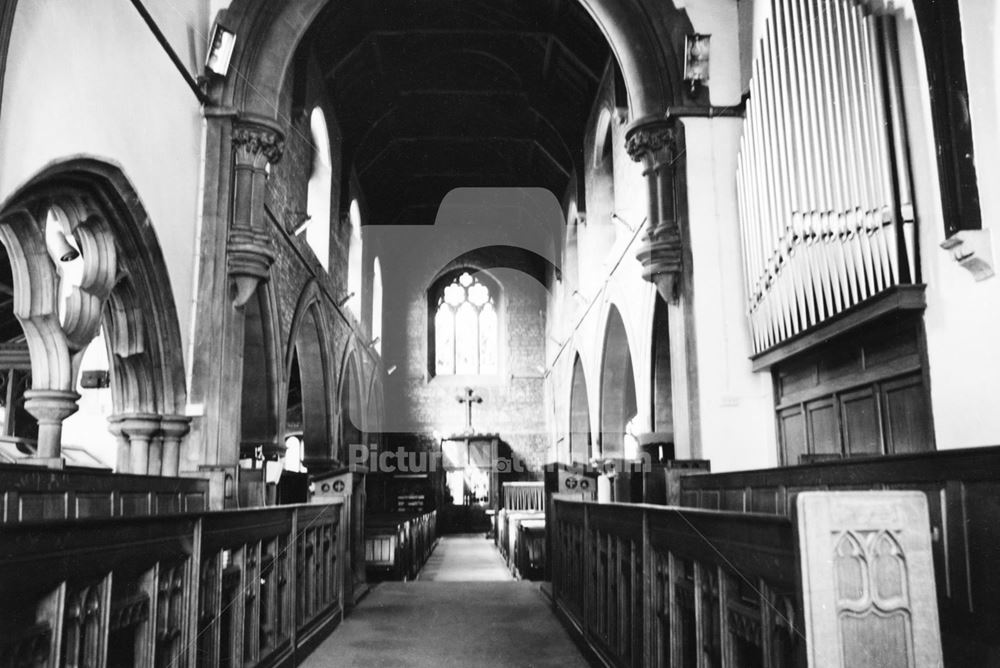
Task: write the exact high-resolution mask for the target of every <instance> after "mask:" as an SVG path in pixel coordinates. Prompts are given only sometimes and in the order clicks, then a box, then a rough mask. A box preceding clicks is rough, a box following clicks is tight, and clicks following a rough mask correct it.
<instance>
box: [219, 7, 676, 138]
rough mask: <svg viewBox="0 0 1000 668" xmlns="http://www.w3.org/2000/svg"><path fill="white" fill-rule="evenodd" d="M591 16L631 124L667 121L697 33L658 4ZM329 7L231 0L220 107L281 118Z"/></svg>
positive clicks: (598, 11)
mask: <svg viewBox="0 0 1000 668" xmlns="http://www.w3.org/2000/svg"><path fill="white" fill-rule="evenodd" d="M575 1H577V2H579V3H580V4H581V5H582V6H583V8H584V9H585V10H586V11H587V13H588V14H590V16H591V18H593V20H594V22H595V23H596V24H597V26H598V28H599V29H600V30H601V32H602V33H603V34H604V36H605V38H606V39H607V41H608V43H609V44H610V46H611V51H612V53H613V54H614V57H615V60H616V61H617V62H618V64H619V66H620V68H621V71H622V76H623V78H624V81H625V86H626V89H627V91H628V98H629V109H630V111H631V115H632V118H633V119H634V120H638V119H641V118H644V117H647V116H655V115H659V114H662V113H663V112H664V111H665V109H666V107H667V106H668V105H670V104H673V103H675V101H677V100H681V99H682V95H683V86H684V82H683V75H682V72H683V62H682V60H681V57H682V54H683V48H682V47H683V44H684V35H685V34H687V33H689V32H692V27H691V22H690V20H689V19H688V17H687V14H686V12H685V11H684V10H683V9H680V10H678V9H676V8H675V7H674V5H673V3H661V5H662V6H660V7H658V9H657V11H656V12H650V10H649V9H648V8H647V7H646V6H645V5H644V4H643V3H640V2H623V1H622V0H575ZM327 3H328V0H303V1H302V2H296V3H292V4H284V3H274V2H270V1H269V0H234V1H233V2H232V3H231V4H230V6H229V8H228V10H227V14H226V19H227V22H228V23H229V25H230V27H231V28H232V29H233V30H234V31H235V32H236V34H238V35H239V36H240V39H238V40H237V41H236V48H235V51H234V53H233V58H232V64H231V67H232V69H234V70H235V71H237V72H240V73H242V76H239V77H228V78H227V79H226V80H225V82H224V86H223V89H222V91H221V94H220V100H221V105H222V106H226V107H231V108H235V109H238V110H240V111H241V112H242V113H244V114H246V115H249V116H260V117H265V118H270V119H276V118H277V116H278V111H279V109H280V95H281V90H282V88H283V86H284V85H285V80H286V77H287V76H289V73H290V69H291V64H292V58H293V56H294V53H295V50H296V47H297V46H298V44H299V42H300V41H301V40H302V37H303V36H304V35H305V33H306V31H307V30H308V29H309V26H310V25H311V24H312V22H313V20H314V19H315V18H316V16H317V15H318V14H319V13H320V11H321V10H322V9H323V8H324V7H325V6H326V5H327Z"/></svg>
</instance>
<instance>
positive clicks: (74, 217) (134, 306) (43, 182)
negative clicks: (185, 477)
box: [0, 158, 189, 475]
mask: <svg viewBox="0 0 1000 668" xmlns="http://www.w3.org/2000/svg"><path fill="white" fill-rule="evenodd" d="M2 211H3V213H0V237H2V240H3V243H4V246H5V249H6V251H7V255H8V257H9V258H10V266H11V268H12V276H11V282H12V286H11V287H12V296H13V302H14V303H13V312H12V314H13V315H14V316H15V317H16V318H17V320H18V321H19V322H20V324H21V327H22V329H23V332H24V338H23V344H21V345H22V346H23V349H25V350H26V352H27V353H28V356H29V357H30V366H31V387H30V389H25V390H24V394H23V403H22V404H19V406H23V408H24V409H25V410H26V411H27V412H29V413H30V412H33V411H34V412H35V413H37V414H38V417H39V429H38V435H37V449H36V451H35V453H34V454H35V456H37V457H38V458H40V459H41V460H43V461H46V462H50V463H53V464H54V463H55V462H57V461H59V460H61V458H62V424H63V421H64V420H65V419H66V418H68V417H69V416H71V415H73V414H74V413H76V412H77V410H78V408H79V404H78V403H77V402H78V398H79V392H89V391H91V390H95V391H96V390H100V389H101V388H106V387H108V386H110V390H111V392H110V395H111V401H110V407H108V406H106V405H105V406H103V407H102V408H100V409H98V412H97V414H95V415H91V416H90V418H91V419H92V421H93V420H96V422H97V423H99V424H102V425H103V426H104V427H107V423H106V422H105V420H106V419H107V420H108V421H110V423H111V425H110V428H111V431H112V433H114V434H116V435H117V437H118V453H117V456H116V457H115V458H114V459H116V461H106V459H109V458H110V457H107V458H105V459H104V460H103V461H102V463H105V464H108V465H114V466H115V467H116V468H117V469H118V470H119V471H123V472H133V473H142V474H147V473H149V474H155V475H160V474H162V475H176V474H177V473H178V470H179V457H180V441H181V439H182V438H183V436H184V435H185V434H186V433H187V431H188V428H189V427H188V423H189V419H188V418H186V417H184V416H183V415H182V413H183V411H184V405H185V403H186V385H185V377H184V367H183V359H182V352H181V351H182V346H181V341H180V331H179V327H178V321H177V312H176V308H175V305H174V302H173V297H172V291H171V290H170V280H169V276H168V275H167V271H166V265H165V263H164V259H163V256H162V253H161V251H160V246H159V242H158V240H157V238H156V235H155V233H154V232H153V227H152V225H151V224H150V222H149V220H148V216H147V214H146V212H145V210H144V209H143V207H142V204H141V202H140V200H139V197H138V195H137V194H136V192H135V190H134V188H133V187H132V185H131V183H130V182H129V181H128V179H127V177H126V176H125V174H124V173H122V171H121V170H120V169H119V168H117V167H115V166H113V165H109V164H107V163H104V162H101V161H99V160H95V159H90V158H78V159H72V160H67V161H64V162H59V163H56V164H54V165H52V166H51V167H49V168H47V169H46V170H44V171H43V172H42V173H40V174H39V175H37V176H36V177H34V178H33V179H32V180H31V181H30V182H29V183H28V184H27V185H26V186H24V187H23V188H21V189H20V190H19V191H18V192H17V193H16V194H15V195H13V196H12V197H11V198H10V199H9V200H8V202H7V204H6V205H5V206H4V207H3V209H2ZM102 333H103V334H102ZM99 334H102V335H101V336H99ZM95 339H96V340H95ZM94 345H96V346H100V347H103V348H104V349H105V350H104V351H98V354H97V355H96V357H95V356H94V351H91V354H90V355H88V354H87V350H88V348H89V347H90V346H94ZM97 357H100V358H102V360H101V361H99V362H98V366H99V367H101V368H96V369H86V368H83V366H84V365H85V363H89V362H85V360H89V359H96V358H97ZM83 371H92V372H94V373H92V374H89V375H88V378H87V380H86V381H83V380H81V372H83ZM85 386H86V387H85ZM101 403H102V402H96V403H94V402H89V401H88V402H84V404H85V405H86V406H87V412H88V413H89V412H91V405H98V404H101ZM105 403H106V402H105ZM15 415H16V414H15ZM82 418H83V416H81V417H78V418H77V419H78V420H79V419H82ZM88 431H91V432H92V431H93V427H91V429H89V430H88ZM84 440H86V439H84ZM98 440H99V439H98ZM76 445H77V446H79V447H80V448H81V449H86V447H87V444H86V443H84V442H82V441H81V442H80V443H77V444H76ZM99 459H101V458H99Z"/></svg>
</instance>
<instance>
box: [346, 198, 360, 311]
mask: <svg viewBox="0 0 1000 668" xmlns="http://www.w3.org/2000/svg"><path fill="white" fill-rule="evenodd" d="M349 214H350V219H351V241H350V245H349V246H348V251H347V292H348V294H350V295H351V297H350V298H349V299H348V300H347V308H349V309H350V310H351V313H353V314H354V317H355V318H357V319H358V320H359V321H360V320H361V280H362V275H361V258H362V256H363V253H362V250H363V249H362V246H361V207H360V206H358V200H351V210H350V212H349Z"/></svg>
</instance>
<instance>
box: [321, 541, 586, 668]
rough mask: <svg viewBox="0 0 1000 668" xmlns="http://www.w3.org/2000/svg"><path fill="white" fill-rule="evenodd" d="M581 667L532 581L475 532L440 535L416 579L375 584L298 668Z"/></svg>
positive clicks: (578, 656)
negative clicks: (518, 576)
mask: <svg viewBox="0 0 1000 668" xmlns="http://www.w3.org/2000/svg"><path fill="white" fill-rule="evenodd" d="M463 580H464V581H463ZM587 665H588V664H587V662H586V660H585V659H584V658H583V656H582V655H581V654H580V651H579V650H578V649H577V648H576V645H574V644H573V641H572V640H571V639H570V637H569V635H568V634H567V633H566V631H565V629H563V627H562V626H561V625H560V623H559V621H558V620H557V619H556V617H555V615H554V614H553V613H552V610H551V608H550V607H549V605H548V602H547V601H546V600H545V599H544V598H543V597H542V594H541V592H539V591H538V583H532V582H523V581H520V582H518V581H514V580H513V579H512V578H511V577H510V574H509V573H508V572H507V569H506V568H505V567H504V565H503V561H502V560H501V559H500V557H499V555H498V554H497V552H496V550H495V549H494V547H493V544H492V542H490V541H488V540H486V539H485V538H483V536H482V534H477V535H475V536H449V537H445V538H442V539H441V542H440V543H439V544H438V547H437V549H436V550H435V552H434V554H433V555H432V556H431V558H430V560H428V562H427V566H426V567H425V569H424V572H423V573H421V575H420V577H419V578H418V581H416V582H383V583H381V584H378V585H376V586H375V587H374V588H373V590H372V591H371V593H370V594H368V596H366V597H365V598H364V599H363V600H362V601H361V603H360V604H359V605H358V607H357V608H355V609H354V611H353V612H352V613H351V614H350V615H349V616H348V617H347V618H346V619H345V620H344V621H343V623H341V625H340V626H339V627H338V628H337V629H336V630H335V631H334V632H333V634H332V635H330V637H329V638H327V639H326V640H325V641H324V642H323V643H322V644H321V645H320V646H319V647H318V648H317V649H316V651H315V652H313V653H312V654H311V655H310V656H309V657H308V658H307V659H306V660H305V661H304V662H303V663H302V666H304V667H305V668H334V667H336V668H346V667H351V666H357V667H359V668H360V667H362V666H365V667H367V666H372V667H376V668H379V667H382V668H390V667H397V666H406V667H413V668H423V667H426V668H436V667H438V666H445V667H447V666H454V667H455V668H468V667H469V666H476V667H477V668H481V667H493V666H495V667H497V668H499V667H501V666H536V667H538V668H549V667H551V668H557V667H558V668H576V667H579V668H584V667H585V666H587Z"/></svg>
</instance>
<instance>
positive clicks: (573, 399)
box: [569, 355, 593, 464]
mask: <svg viewBox="0 0 1000 668" xmlns="http://www.w3.org/2000/svg"><path fill="white" fill-rule="evenodd" d="M592 442H593V437H592V434H591V430H590V398H589V396H588V394H587V379H586V377H585V376H584V374H583V362H582V361H581V360H580V356H579V355H577V356H576V360H575V361H574V362H573V384H572V386H571V389H570V398H569V463H570V464H573V463H577V462H579V463H586V462H588V461H590V458H591V456H592V453H591V446H592Z"/></svg>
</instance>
